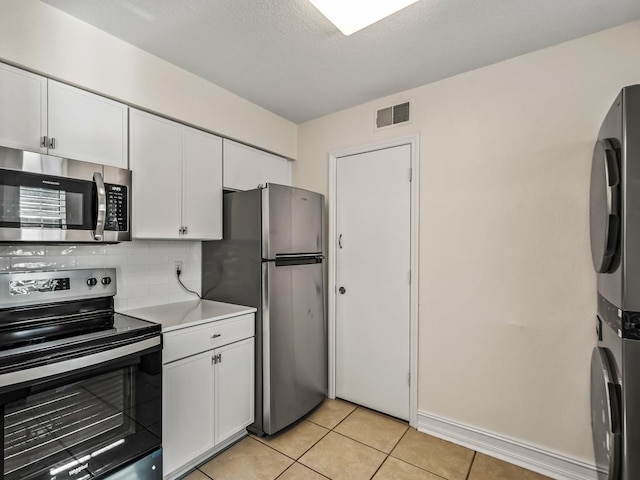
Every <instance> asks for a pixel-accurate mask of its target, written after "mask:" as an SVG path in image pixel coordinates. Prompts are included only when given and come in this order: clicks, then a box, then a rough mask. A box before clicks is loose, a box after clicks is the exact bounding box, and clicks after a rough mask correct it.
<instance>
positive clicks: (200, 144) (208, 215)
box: [129, 109, 222, 240]
mask: <svg viewBox="0 0 640 480" xmlns="http://www.w3.org/2000/svg"><path fill="white" fill-rule="evenodd" d="M130 122H131V129H130V132H129V133H130V135H129V143H130V162H131V170H132V172H133V173H132V178H133V186H132V190H133V192H134V194H133V209H132V218H133V236H134V238H149V239H152V238H155V239H180V238H184V239H190V240H219V239H221V238H222V139H221V138H220V137H217V136H215V135H211V134H209V133H206V132H202V131H200V130H196V129H193V128H190V127H187V126H184V125H181V124H179V123H177V122H173V121H171V120H167V119H164V118H162V117H158V116H156V115H152V114H150V113H146V112H141V111H139V110H134V109H131V114H130Z"/></svg>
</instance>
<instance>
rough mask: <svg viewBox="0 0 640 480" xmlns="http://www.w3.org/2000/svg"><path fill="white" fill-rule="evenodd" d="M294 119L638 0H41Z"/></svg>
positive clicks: (530, 47)
mask: <svg viewBox="0 0 640 480" xmlns="http://www.w3.org/2000/svg"><path fill="white" fill-rule="evenodd" d="M44 1H45V3H48V4H50V5H52V6H54V7H56V8H58V9H60V10H63V11H65V12H67V13H69V14H71V15H73V16H74V17H77V18H79V19H81V20H83V21H85V22H87V23H90V24H92V25H95V26H96V27H98V28H99V29H101V30H104V31H106V32H108V33H110V34H112V35H114V36H116V37H118V38H121V39H123V40H125V41H126V42H128V43H131V44H133V45H136V46H138V47H139V48H141V49H143V50H146V51H148V52H150V53H152V54H154V55H157V56H158V57H161V58H163V59H165V60H167V61H169V62H171V63H173V64H176V65H178V66H180V67H182V68H184V69H186V70H189V71H191V72H193V73H195V74H196V75H199V76H201V77H204V78H206V79H208V80H210V81H211V82H213V83H215V84H217V85H219V86H221V87H223V88H225V89H227V90H229V91H231V92H233V93H235V94H237V95H239V96H241V97H243V98H246V99H247V100H249V101H251V102H253V103H256V104H258V105H261V106H262V107H264V108H266V109H268V110H270V111H272V112H274V113H276V114H279V115H281V116H283V117H285V118H288V119H289V120H291V121H293V122H295V123H301V122H304V121H307V120H310V119H313V118H316V117H319V116H322V115H325V114H328V113H331V112H335V111H338V110H341V109H344V108H347V107H350V106H353V105H357V104H360V103H363V102H367V101H370V100H373V99H376V98H379V97H382V96H385V95H389V94H392V93H396V92H399V91H402V90H406V89H408V88H413V87H416V86H419V85H424V84H426V83H430V82H433V81H436V80H440V79H442V78H446V77H449V76H452V75H455V74H458V73H461V72H465V71H468V70H472V69H475V68H478V67H481V66H484V65H489V64H491V63H495V62H498V61H501V60H505V59H507V58H511V57H514V56H517V55H521V54H524V53H527V52H531V51H534V50H538V49H541V48H545V47H548V46H551V45H555V44H558V43H561V42H564V41H566V40H570V39H573V38H577V37H580V36H583V35H587V34H589V33H593V32H596V31H599V30H603V29H606V28H610V27H613V26H616V25H620V24H623V23H626V22H630V21H633V20H636V19H640V1H639V0H482V1H479V0H420V1H419V2H418V3H416V4H413V5H411V6H409V7H407V8H406V9H404V10H402V11H400V12H398V13H396V14H394V15H393V16H391V17H388V18H386V19H384V20H382V21H380V22H378V23H376V24H374V25H372V26H370V27H367V28H365V29H364V30H361V31H359V32H356V33H355V34H353V35H351V36H349V37H345V36H343V35H342V34H341V33H340V32H339V31H338V30H337V29H336V28H335V27H334V26H333V25H332V24H331V23H330V22H329V21H328V20H327V19H326V18H325V17H324V16H322V14H320V13H319V12H318V11H317V10H316V9H315V8H314V7H313V6H312V5H311V4H310V3H309V2H308V1H307V0H44Z"/></svg>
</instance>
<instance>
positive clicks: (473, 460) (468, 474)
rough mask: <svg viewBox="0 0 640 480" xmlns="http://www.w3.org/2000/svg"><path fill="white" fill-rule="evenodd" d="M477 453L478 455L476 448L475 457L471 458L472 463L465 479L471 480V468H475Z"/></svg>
mask: <svg viewBox="0 0 640 480" xmlns="http://www.w3.org/2000/svg"><path fill="white" fill-rule="evenodd" d="M476 455H478V452H476V451H475V450H474V451H473V458H472V459H471V463H469V471H468V472H467V476H466V477H465V480H469V477H471V469H472V468H473V462H475V461H476Z"/></svg>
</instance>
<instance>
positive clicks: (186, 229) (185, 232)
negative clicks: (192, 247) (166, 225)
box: [182, 227, 189, 235]
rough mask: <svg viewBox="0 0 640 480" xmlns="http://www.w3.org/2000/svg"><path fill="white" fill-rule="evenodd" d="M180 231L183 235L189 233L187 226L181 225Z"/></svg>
mask: <svg viewBox="0 0 640 480" xmlns="http://www.w3.org/2000/svg"><path fill="white" fill-rule="evenodd" d="M182 233H184V234H185V235H186V234H188V233H189V227H183V228H182Z"/></svg>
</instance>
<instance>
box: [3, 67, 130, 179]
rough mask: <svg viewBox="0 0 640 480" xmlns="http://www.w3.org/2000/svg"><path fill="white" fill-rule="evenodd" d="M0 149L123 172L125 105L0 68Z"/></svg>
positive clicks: (24, 73)
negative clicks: (65, 159) (36, 153)
mask: <svg viewBox="0 0 640 480" xmlns="http://www.w3.org/2000/svg"><path fill="white" fill-rule="evenodd" d="M0 105H1V106H2V111H1V113H0V145H3V146H7V147H12V148H19V149H22V150H28V151H32V152H40V153H49V154H50V155H56V156H59V157H66V158H72V159H75V160H83V161H86V162H94V163H102V164H105V165H111V166H114V167H120V168H127V166H128V157H127V151H128V145H127V130H128V127H127V109H128V107H127V106H126V105H124V104H121V103H118V102H114V101H113V100H109V99H107V98H104V97H101V96H99V95H95V94H93V93H89V92H86V91H84V90H81V89H79V88H75V87H70V86H68V85H65V84H63V83H60V82H56V81H54V80H48V79H46V78H45V77H41V76H40V75H35V74H33V73H29V72H26V71H24V70H20V69H19V68H15V67H11V66H9V65H5V64H0Z"/></svg>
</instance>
